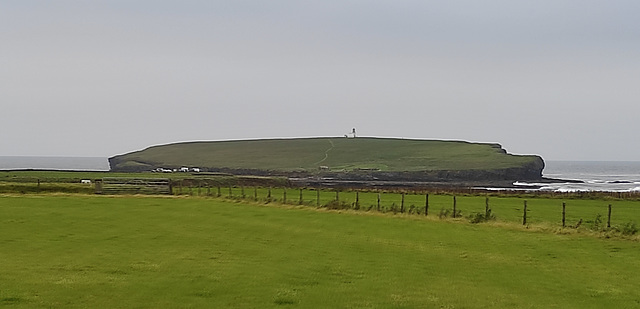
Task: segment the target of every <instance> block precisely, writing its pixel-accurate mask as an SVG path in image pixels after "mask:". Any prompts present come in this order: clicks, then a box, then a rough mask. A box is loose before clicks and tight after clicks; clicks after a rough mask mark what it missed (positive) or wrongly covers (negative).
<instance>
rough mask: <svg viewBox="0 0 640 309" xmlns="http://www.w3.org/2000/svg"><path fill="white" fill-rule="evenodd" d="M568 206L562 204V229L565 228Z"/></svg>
mask: <svg viewBox="0 0 640 309" xmlns="http://www.w3.org/2000/svg"><path fill="white" fill-rule="evenodd" d="M566 210H567V204H566V203H565V202H562V227H565V226H566V225H565V218H566V215H567V211H566Z"/></svg>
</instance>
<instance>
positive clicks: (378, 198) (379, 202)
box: [378, 192, 380, 211]
mask: <svg viewBox="0 0 640 309" xmlns="http://www.w3.org/2000/svg"><path fill="white" fill-rule="evenodd" d="M378 211H380V192H378Z"/></svg>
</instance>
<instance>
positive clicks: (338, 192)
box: [336, 190, 340, 202]
mask: <svg viewBox="0 0 640 309" xmlns="http://www.w3.org/2000/svg"><path fill="white" fill-rule="evenodd" d="M336 202H340V190H336Z"/></svg>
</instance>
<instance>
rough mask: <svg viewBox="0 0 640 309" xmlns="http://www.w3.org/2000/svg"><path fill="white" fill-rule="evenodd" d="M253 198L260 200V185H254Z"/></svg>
mask: <svg viewBox="0 0 640 309" xmlns="http://www.w3.org/2000/svg"><path fill="white" fill-rule="evenodd" d="M253 200H254V201H257V200H258V187H253Z"/></svg>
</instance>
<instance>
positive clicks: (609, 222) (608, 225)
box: [607, 204, 611, 228]
mask: <svg viewBox="0 0 640 309" xmlns="http://www.w3.org/2000/svg"><path fill="white" fill-rule="evenodd" d="M607 228H611V204H609V215H608V216H607Z"/></svg>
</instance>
